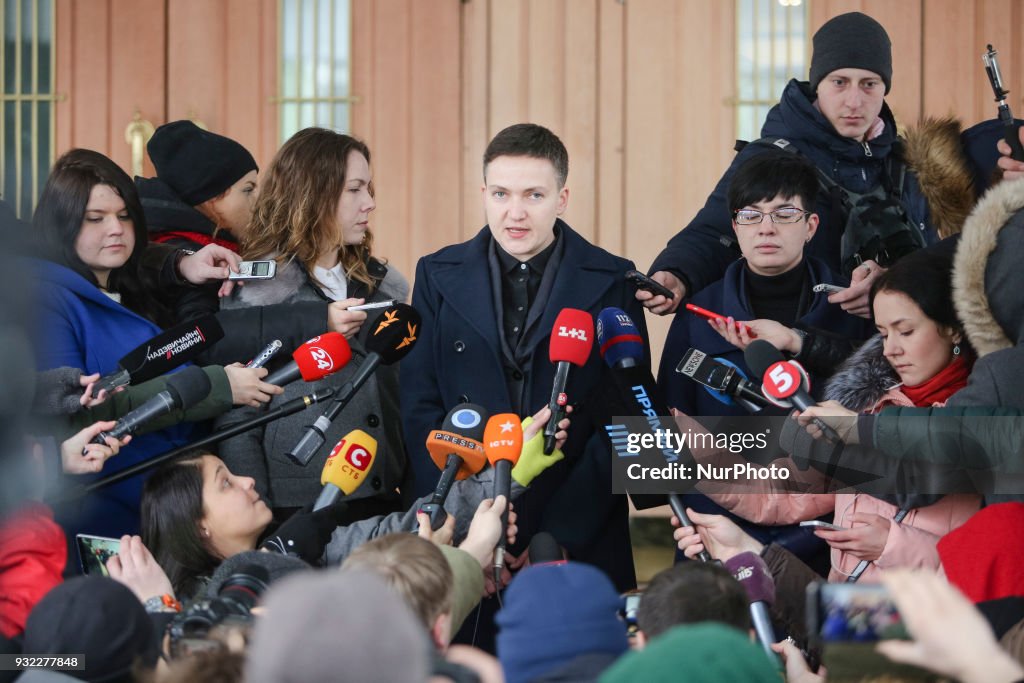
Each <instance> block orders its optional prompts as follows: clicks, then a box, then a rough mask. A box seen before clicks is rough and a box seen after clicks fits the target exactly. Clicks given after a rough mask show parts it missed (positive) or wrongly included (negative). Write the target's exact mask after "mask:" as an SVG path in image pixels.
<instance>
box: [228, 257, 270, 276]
mask: <svg viewBox="0 0 1024 683" xmlns="http://www.w3.org/2000/svg"><path fill="white" fill-rule="evenodd" d="M275 275H277V263H276V262H275V261H242V262H241V263H239V264H238V272H237V273H231V274H230V275H228V279H229V280H270V279H271V278H273V277H274V276H275Z"/></svg>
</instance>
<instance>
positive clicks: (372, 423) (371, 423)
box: [366, 413, 380, 427]
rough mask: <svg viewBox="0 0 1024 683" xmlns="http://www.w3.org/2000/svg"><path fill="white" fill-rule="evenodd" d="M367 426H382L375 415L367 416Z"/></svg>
mask: <svg viewBox="0 0 1024 683" xmlns="http://www.w3.org/2000/svg"><path fill="white" fill-rule="evenodd" d="M366 424H368V425H369V426H371V427H376V426H377V425H379V424H380V418H379V417H377V416H376V415H374V414H373V413H370V414H369V415H367V416H366Z"/></svg>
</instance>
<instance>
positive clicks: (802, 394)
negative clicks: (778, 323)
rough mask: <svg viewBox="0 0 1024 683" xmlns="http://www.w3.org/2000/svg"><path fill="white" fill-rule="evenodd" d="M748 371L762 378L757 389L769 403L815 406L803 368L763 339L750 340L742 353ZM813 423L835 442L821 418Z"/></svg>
mask: <svg viewBox="0 0 1024 683" xmlns="http://www.w3.org/2000/svg"><path fill="white" fill-rule="evenodd" d="M743 358H744V359H745V360H746V361H747V365H748V366H749V367H750V371H751V372H753V373H754V374H755V375H759V376H760V377H762V380H761V391H762V392H763V393H764V395H765V397H766V398H767V399H768V400H769V401H771V402H772V403H774V404H776V405H778V406H781V407H783V408H789V407H790V406H793V407H795V408H796V409H797V410H799V411H800V412H803V411H805V410H807V409H808V408H810V407H811V406H813V405H815V400H814V399H813V398H811V396H810V394H808V393H807V389H808V387H809V386H810V381H809V380H808V379H807V371H806V370H804V368H803V366H802V365H800V364H799V363H797V362H796V361H794V360H786V359H785V357H783V355H782V352H781V351H779V350H778V349H777V348H775V347H774V346H772V345H771V344H770V343H768V342H767V341H765V340H763V339H755V340H754V341H752V342H750V345H749V346H748V347H747V350H746V351H744V352H743ZM814 424H815V425H816V426H817V427H818V429H820V430H821V432H822V434H823V435H824V436H825V438H826V439H827V440H829V441H831V442H832V443H836V442H837V441H839V435H838V434H836V431H835V430H834V429H832V428H831V427H829V426H828V425H827V424H825V422H824V421H823V420H822V419H821V418H817V417H816V418H814Z"/></svg>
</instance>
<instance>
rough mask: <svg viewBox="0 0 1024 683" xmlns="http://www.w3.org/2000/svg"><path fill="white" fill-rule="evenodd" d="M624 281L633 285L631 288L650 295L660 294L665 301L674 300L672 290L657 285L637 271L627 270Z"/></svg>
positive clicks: (674, 296)
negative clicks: (641, 290)
mask: <svg viewBox="0 0 1024 683" xmlns="http://www.w3.org/2000/svg"><path fill="white" fill-rule="evenodd" d="M626 279H627V280H629V281H630V282H631V283H633V286H634V287H636V288H637V289H643V290H645V291H648V292H650V293H651V294H661V295H662V296H663V297H665V298H667V299H675V298H676V295H675V294H673V293H672V290H671V289H669V288H668V287H666V286H664V285H662V284H659V283H657V282H655V281H654V280H652V279H651V278H649V277H647V276H646V275H644V274H643V273H641V272H640V271H639V270H627V271H626Z"/></svg>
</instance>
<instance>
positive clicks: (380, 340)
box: [264, 303, 420, 466]
mask: <svg viewBox="0 0 1024 683" xmlns="http://www.w3.org/2000/svg"><path fill="white" fill-rule="evenodd" d="M419 328H420V314H419V313H417V312H416V309H415V308H413V307H412V306H410V305H408V304H401V303H399V304H395V305H393V306H389V307H388V308H385V309H384V310H383V311H381V313H380V315H378V316H377V317H376V318H375V319H374V320H373V322H372V323H370V326H369V328H368V329H369V330H370V333H369V336H368V337H367V338H366V351H367V354H366V357H365V358H363V362H362V365H360V366H359V369H358V370H356V374H355V375H353V376H352V379H350V380H349V381H347V382H345V384H343V385H342V386H341V387H340V388H339V389H338V393H337V394H335V397H334V400H333V401H332V402H331V404H330V406H329V407H328V408H327V410H325V411H324V414H323V415H321V416H320V417H318V418H317V419H316V421H315V422H313V424H311V425H309V426H308V427H307V428H306V433H305V434H303V435H302V438H301V439H299V442H298V443H297V444H295V446H293V447H292V449H291V450H290V451H288V453H287V454H286V455H287V456H288V457H289V458H290V459H291V460H292V462H294V463H296V464H298V465H303V466H305V465H308V464H309V461H310V460H312V459H313V455H314V454H316V452H317V451H318V450H319V449H320V447H321V446H323V445H324V440H325V439H326V434H327V429H328V428H329V427H330V426H331V422H333V421H334V418H336V417H337V416H338V414H339V413H340V412H341V411H342V410H343V409H344V408H345V406H347V405H348V404H349V402H350V401H351V400H352V397H353V396H355V394H356V392H357V391H359V388H360V387H362V386H363V385H364V384H365V383H366V380H368V379H370V376H371V375H373V372H374V371H375V370H376V369H377V367H378V366H380V365H391V364H393V363H397V362H398V361H400V360H402V359H403V358H405V356H406V354H408V353H409V352H410V351H412V347H413V345H414V344H415V343H416V339H417V334H418V333H419ZM264 381H266V380H264Z"/></svg>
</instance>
